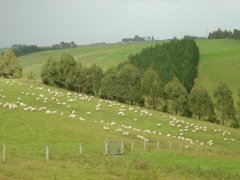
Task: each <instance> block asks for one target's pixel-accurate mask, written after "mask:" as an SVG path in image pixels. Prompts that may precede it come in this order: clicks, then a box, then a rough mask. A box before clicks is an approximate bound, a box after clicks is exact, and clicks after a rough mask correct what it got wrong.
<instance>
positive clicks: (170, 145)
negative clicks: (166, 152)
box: [169, 141, 172, 149]
mask: <svg viewBox="0 0 240 180" xmlns="http://www.w3.org/2000/svg"><path fill="white" fill-rule="evenodd" d="M169 149H172V142H171V141H170V142H169Z"/></svg>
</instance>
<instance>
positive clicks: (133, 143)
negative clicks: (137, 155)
mask: <svg viewBox="0 0 240 180" xmlns="http://www.w3.org/2000/svg"><path fill="white" fill-rule="evenodd" d="M133 151H134V142H132V152H133Z"/></svg>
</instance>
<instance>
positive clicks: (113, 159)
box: [0, 79, 240, 179]
mask: <svg viewBox="0 0 240 180" xmlns="http://www.w3.org/2000/svg"><path fill="white" fill-rule="evenodd" d="M97 108H98V109H97ZM120 112H122V113H120ZM0 114H1V116H0V143H1V144H6V148H7V161H6V162H5V163H2V162H1V163H0V179H80V178H86V177H88V179H96V178H97V179H139V178H141V179H176V178H177V179H186V178H187V179H216V178H218V179H239V178H240V170H239V163H240V143H239V142H240V131H239V130H236V129H231V128H228V127H222V126H219V125H215V124H211V123H207V122H202V121H197V120H193V119H188V118H183V117H178V116H171V115H169V114H164V113H161V112H158V111H152V110H148V109H143V108H140V107H136V106H128V105H124V104H119V103H116V102H112V101H106V100H102V99H98V98H95V97H91V96H86V95H84V94H79V93H74V92H69V91H66V90H63V89H58V88H54V87H49V86H45V85H43V84H41V83H39V82H37V81H26V80H6V79H0ZM122 114H123V115H122ZM106 127H108V128H109V130H107V129H106ZM119 129H121V131H120V130H119ZM123 132H125V133H123ZM126 132H128V133H127V135H124V134H126ZM140 136H142V137H144V138H145V139H146V149H145V150H144V148H143V144H144V141H143V140H142V138H141V137H140ZM105 140H123V141H124V155H121V156H104V141H105ZM157 142H159V148H157V147H158V146H157ZM132 143H134V151H133V152H132ZM46 144H47V145H48V147H49V154H50V160H49V161H45V153H44V151H45V146H46ZM79 144H82V147H83V150H82V154H79ZM0 153H1V154H2V148H1V149H0Z"/></svg>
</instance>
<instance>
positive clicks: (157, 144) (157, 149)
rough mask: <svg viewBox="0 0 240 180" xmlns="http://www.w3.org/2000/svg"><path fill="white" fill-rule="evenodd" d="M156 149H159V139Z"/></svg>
mask: <svg viewBox="0 0 240 180" xmlns="http://www.w3.org/2000/svg"><path fill="white" fill-rule="evenodd" d="M157 150H159V140H157Z"/></svg>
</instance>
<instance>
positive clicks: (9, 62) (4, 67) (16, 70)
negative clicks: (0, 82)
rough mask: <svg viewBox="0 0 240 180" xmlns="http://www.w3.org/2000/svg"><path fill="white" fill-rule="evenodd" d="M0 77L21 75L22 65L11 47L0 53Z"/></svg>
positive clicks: (17, 76)
mask: <svg viewBox="0 0 240 180" xmlns="http://www.w3.org/2000/svg"><path fill="white" fill-rule="evenodd" d="M0 77H4V78H20V77H22V67H21V65H20V64H19V61H18V59H17V57H16V55H15V54H14V52H13V51H12V50H11V49H7V50H5V51H4V52H3V53H1V54H0Z"/></svg>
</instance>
